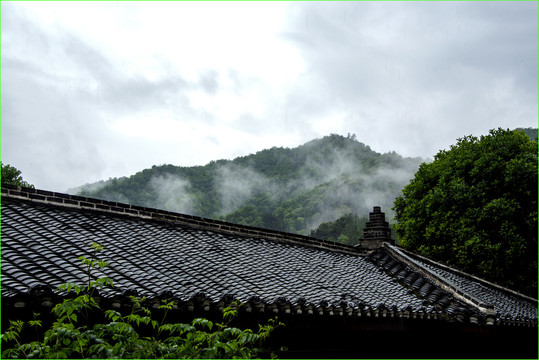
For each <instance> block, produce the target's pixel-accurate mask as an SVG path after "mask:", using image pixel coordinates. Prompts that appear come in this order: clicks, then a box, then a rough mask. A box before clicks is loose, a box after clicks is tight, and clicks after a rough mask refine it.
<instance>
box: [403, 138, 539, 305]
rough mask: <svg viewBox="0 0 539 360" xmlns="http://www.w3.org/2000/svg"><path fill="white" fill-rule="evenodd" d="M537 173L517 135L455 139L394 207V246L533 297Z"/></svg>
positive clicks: (533, 156) (526, 141)
mask: <svg viewBox="0 0 539 360" xmlns="http://www.w3.org/2000/svg"><path fill="white" fill-rule="evenodd" d="M537 170H538V169H537V142H535V141H532V140H530V138H529V137H528V136H526V134H525V133H523V132H521V131H510V130H503V129H497V130H491V131H490V134H489V135H487V136H481V138H477V137H474V136H466V137H464V138H462V139H459V140H458V143H457V144H456V145H452V146H451V149H450V150H447V151H446V150H443V151H440V152H439V153H438V154H437V155H436V157H435V159H434V161H433V162H432V163H429V164H426V163H424V164H422V165H421V166H420V167H419V170H418V172H417V173H416V175H415V178H414V179H412V181H411V182H410V184H408V185H407V186H406V187H405V188H404V189H403V195H402V196H400V197H398V198H397V199H396V200H395V206H394V210H395V212H396V220H397V224H396V225H395V229H396V231H397V234H398V236H399V239H400V244H401V245H402V246H404V247H406V248H408V249H411V250H413V251H417V252H419V253H422V254H424V255H426V256H428V257H430V258H432V259H437V260H441V261H444V262H446V263H448V264H450V265H453V266H456V267H459V268H461V269H463V270H464V271H467V272H471V273H474V274H476V275H479V276H481V277H483V278H486V279H490V280H492V281H496V282H498V283H500V284H502V285H505V286H507V287H510V288H513V289H515V290H519V291H521V292H524V293H527V294H530V295H532V296H534V297H535V296H537Z"/></svg>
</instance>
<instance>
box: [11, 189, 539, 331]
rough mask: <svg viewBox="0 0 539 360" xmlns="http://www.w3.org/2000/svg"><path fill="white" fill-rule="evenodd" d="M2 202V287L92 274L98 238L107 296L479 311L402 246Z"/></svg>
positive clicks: (20, 288)
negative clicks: (363, 247) (367, 249)
mask: <svg viewBox="0 0 539 360" xmlns="http://www.w3.org/2000/svg"><path fill="white" fill-rule="evenodd" d="M1 211H2V227H1V231H2V239H1V240H2V296H16V295H17V293H24V292H27V291H28V289H29V288H30V287H31V286H36V285H38V284H43V285H47V286H51V287H57V286H58V285H60V284H61V283H63V282H65V281H79V282H84V281H86V278H85V275H86V273H85V272H84V270H83V269H82V267H81V264H80V260H79V259H78V257H79V256H85V257H89V256H91V251H90V250H89V248H88V247H89V245H90V244H91V243H92V242H94V241H96V242H99V243H100V244H102V245H103V246H104V248H105V251H104V252H103V253H102V254H100V257H101V258H102V259H103V260H105V261H106V262H107V263H108V264H109V267H108V268H105V269H103V270H102V271H101V272H98V271H93V275H99V274H100V275H101V276H108V277H110V278H112V279H113V280H114V281H115V283H116V286H115V287H114V289H112V290H106V291H104V292H102V294H103V296H114V295H118V294H122V293H125V291H128V290H136V291H137V293H138V294H139V295H143V296H148V297H158V296H160V294H163V293H164V292H166V293H168V294H170V296H172V297H176V298H178V299H183V300H188V299H190V298H191V297H193V296H198V297H202V298H203V297H207V298H209V299H211V300H212V301H214V302H217V301H219V300H220V299H223V298H224V297H227V296H230V295H233V296H236V297H238V298H239V300H241V301H248V300H249V299H252V298H256V299H257V301H260V302H262V303H266V304H274V303H275V304H282V303H283V302H285V303H289V304H302V305H304V306H309V305H312V306H346V307H349V308H351V309H362V310H363V309H371V310H375V309H378V308H379V307H380V306H381V305H383V306H384V307H385V308H387V309H396V310H395V311H404V310H407V311H412V312H427V313H429V312H437V311H442V312H445V313H446V314H453V313H456V312H457V311H458V310H459V309H465V310H466V311H467V312H469V313H473V312H474V311H475V310H474V309H473V308H470V306H469V305H468V304H465V303H462V302H460V301H459V300H457V299H455V298H454V297H453V296H451V294H448V293H446V292H445V291H442V290H441V289H440V288H439V287H438V286H437V285H436V284H434V283H432V282H431V281H430V280H428V279H427V278H425V276H423V275H422V274H420V273H418V272H417V271H415V270H414V269H412V268H411V267H410V266H408V265H406V264H405V263H404V262H402V261H401V260H399V259H398V258H397V257H395V256H393V255H392V252H391V251H393V250H391V251H390V249H388V250H383V249H381V250H379V251H377V252H375V253H372V254H371V255H370V256H368V257H365V256H363V255H361V254H359V253H354V251H353V250H352V249H348V248H343V249H344V250H343V251H337V250H331V249H323V248H321V247H320V246H318V245H319V244H314V245H303V244H300V243H298V242H297V241H292V240H291V241H286V237H284V238H281V239H278V240H275V239H273V238H272V236H276V235H275V234H272V233H268V237H267V238H266V237H265V233H264V232H260V235H257V236H256V237H253V236H250V235H246V234H243V233H241V231H240V230H241V229H240V230H236V231H235V232H222V231H220V230H219V228H218V226H217V225H219V226H221V224H217V225H216V226H214V227H213V228H194V227H190V226H188V225H185V224H177V223H173V222H166V221H153V220H148V219H142V218H138V217H130V216H125V215H119V214H111V213H103V212H100V211H96V210H81V209H78V208H74V207H69V208H68V207H61V206H57V205H54V206H53V205H50V204H45V203H36V202H29V201H24V200H20V199H13V198H10V197H5V198H4V197H3V198H2V208H1ZM146 211H148V209H146ZM202 220H203V219H202ZM247 230H249V231H251V230H250V229H247ZM280 236H285V235H280ZM290 236H291V239H292V237H294V236H295V235H292V234H291V235H290ZM309 241H313V240H309ZM320 244H322V242H321V243H320ZM422 265H424V267H425V268H427V269H429V270H430V271H432V272H434V273H436V274H439V275H440V276H445V277H448V278H450V279H451V281H454V282H455V283H459V281H461V280H462V279H459V278H458V276H455V275H454V274H445V273H443V271H442V270H441V269H438V268H435V267H433V266H434V265H431V267H429V264H422ZM462 281H464V280H462ZM464 282H465V281H464ZM468 285H469V284H468ZM459 286H461V287H463V288H464V287H465V285H464V284H461V283H459ZM470 286H472V289H471V290H470V291H473V292H474V293H478V294H479V293H481V295H477V296H484V297H485V298H486V299H487V300H489V301H494V300H496V299H499V295H498V294H497V293H496V292H494V293H492V292H489V291H491V290H489V289H486V290H483V289H481V288H480V286H478V285H470ZM4 290H5V291H4ZM202 294H203V295H202ZM504 299H505V298H504ZM343 304H344V305H343ZM512 305H513V303H511V301H510V300H507V301H506V300H503V301H502V305H500V306H501V307H500V308H499V309H498V311H499V313H500V314H502V315H504V316H527V317H528V318H533V316H535V321H536V319H537V307H535V308H533V304H532V305H529V304H527V305H525V306H524V305H523V304H521V303H517V305H518V306H519V307H520V308H519V310H509V309H511V306H512ZM535 306H536V304H535ZM534 311H535V312H534Z"/></svg>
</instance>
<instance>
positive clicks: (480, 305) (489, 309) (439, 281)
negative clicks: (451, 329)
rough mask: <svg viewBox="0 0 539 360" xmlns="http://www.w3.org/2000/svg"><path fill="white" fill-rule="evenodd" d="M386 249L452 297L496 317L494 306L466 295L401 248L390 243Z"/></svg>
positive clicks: (386, 244) (385, 245)
mask: <svg viewBox="0 0 539 360" xmlns="http://www.w3.org/2000/svg"><path fill="white" fill-rule="evenodd" d="M383 246H384V248H385V249H386V250H388V251H389V253H390V254H391V255H392V256H393V257H395V258H397V259H398V260H399V261H401V262H403V263H405V264H406V265H408V266H410V267H411V268H413V269H414V270H416V271H418V272H419V273H420V274H422V275H423V276H425V277H427V278H428V279H429V280H431V281H433V282H434V283H435V284H436V285H437V286H439V287H440V288H442V289H443V290H444V291H447V292H448V293H450V294H451V295H453V296H454V297H455V298H457V299H459V300H461V301H463V302H465V303H466V304H468V305H471V306H473V307H474V308H476V309H477V310H479V311H480V312H481V313H483V314H485V315H495V314H496V311H495V310H494V305H493V304H489V303H485V302H483V301H481V300H479V299H477V298H475V297H474V296H472V295H471V294H468V293H466V292H465V291H463V290H462V289H460V288H459V287H458V286H457V285H456V284H454V283H452V282H450V281H447V280H446V279H444V278H442V277H441V276H439V275H437V274H435V273H433V272H432V271H430V270H429V269H428V268H426V267H425V266H423V265H421V264H419V263H418V262H417V261H416V260H415V259H413V258H412V257H411V256H410V255H408V254H406V253H404V252H403V251H401V249H400V248H397V247H396V246H392V245H390V244H388V243H384V244H383Z"/></svg>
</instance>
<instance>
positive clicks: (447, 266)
mask: <svg viewBox="0 0 539 360" xmlns="http://www.w3.org/2000/svg"><path fill="white" fill-rule="evenodd" d="M393 246H394V245H393ZM394 247H396V246H394ZM398 250H399V251H401V252H403V253H405V254H407V255H408V256H410V257H415V258H419V260H421V261H424V262H428V263H430V264H433V265H435V266H439V267H441V268H442V269H444V270H447V271H450V272H452V273H454V274H457V275H460V276H464V277H466V278H469V279H473V280H475V281H478V282H481V283H483V284H484V285H488V286H492V287H495V288H497V289H498V290H501V291H505V292H508V293H510V294H511V295H514V296H517V297H520V298H523V299H525V300H528V301H534V302H538V301H539V300H538V299H535V298H533V297H531V296H528V295H525V294H522V293H519V292H518V291H515V290H512V289H510V288H508V287H505V286H502V285H500V284H496V283H493V282H491V281H488V280H485V279H483V278H480V277H478V276H476V275H473V274H470V273H467V272H465V271H462V270H459V269H455V268H453V267H451V266H449V265H446V264H443V263H441V262H438V261H434V260H432V259H429V258H427V257H425V256H422V255H419V254H416V253H412V252H410V251H409V250H406V249H404V248H401V247H398Z"/></svg>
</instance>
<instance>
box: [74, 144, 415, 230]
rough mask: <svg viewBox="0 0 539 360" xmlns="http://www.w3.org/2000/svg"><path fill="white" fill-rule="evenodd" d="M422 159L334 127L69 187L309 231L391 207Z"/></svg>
mask: <svg viewBox="0 0 539 360" xmlns="http://www.w3.org/2000/svg"><path fill="white" fill-rule="evenodd" d="M423 161H424V159H421V158H404V157H402V156H401V155H398V154H397V153H395V152H389V153H384V154H381V153H378V152H376V151H373V150H372V149H371V148H370V147H369V146H368V145H365V144H364V143H361V142H359V141H357V140H356V138H355V135H348V136H347V137H345V136H341V135H336V134H331V135H329V136H325V137H323V138H320V139H314V140H311V141H309V142H307V143H305V144H303V145H300V146H298V147H295V148H291V149H290V148H283V147H272V148H270V149H264V150H261V151H258V152H256V153H254V154H249V155H246V156H241V157H237V158H235V159H233V160H215V161H210V162H209V163H208V164H206V165H203V166H191V167H181V166H174V165H170V164H164V165H159V166H157V165H154V166H152V167H151V168H148V169H144V170H142V171H140V172H137V173H136V174H134V175H131V176H129V177H123V178H114V179H109V180H107V181H100V182H97V183H93V184H86V185H83V186H81V187H78V188H75V189H70V190H69V192H70V193H72V194H77V195H82V196H89V197H96V198H100V199H104V200H109V201H117V202H124V203H128V204H133V205H139V206H145V207H153V208H158V209H163V210H169V211H176V212H181V213H186V214H190V215H197V216H202V217H207V218H213V219H219V220H225V221H229V222H234V223H239V224H242V225H251V226H257V227H266V228H270V229H274V230H279V231H287V232H294V233H298V234H303V235H309V234H310V233H311V232H312V231H313V230H314V229H316V228H317V227H318V226H319V225H320V224H322V223H326V222H331V221H336V220H337V219H339V218H340V217H342V216H344V215H346V214H356V215H359V216H365V215H366V214H367V213H368V211H370V209H372V206H374V205H380V206H382V207H383V208H384V209H385V210H386V212H390V208H391V207H392V203H393V200H394V198H395V197H396V196H397V195H398V194H399V192H400V190H401V189H402V187H403V186H404V185H406V183H408V181H409V180H410V179H411V178H412V177H413V175H414V173H415V171H416V170H417V168H418V167H419V164H420V163H421V162H423ZM356 240H357V239H356Z"/></svg>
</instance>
